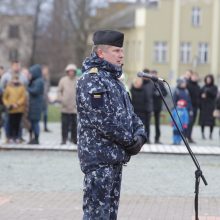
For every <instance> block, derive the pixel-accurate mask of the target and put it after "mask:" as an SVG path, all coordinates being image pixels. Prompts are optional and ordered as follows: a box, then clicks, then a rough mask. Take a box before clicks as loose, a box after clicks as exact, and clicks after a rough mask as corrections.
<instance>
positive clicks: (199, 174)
mask: <svg viewBox="0 0 220 220" xmlns="http://www.w3.org/2000/svg"><path fill="white" fill-rule="evenodd" d="M153 82H154V86H155V88H156V89H157V90H158V92H159V94H160V96H161V98H162V100H163V103H164V104H165V106H166V109H167V111H168V112H169V114H170V117H171V118H172V121H173V123H174V124H175V126H176V128H177V130H178V132H179V134H180V136H181V138H182V140H183V142H184V144H185V146H186V148H187V150H188V152H189V155H190V156H191V158H192V160H193V162H194V164H195V166H196V171H195V220H199V216H198V199H199V183H200V178H202V180H203V183H204V184H205V185H208V183H207V181H206V179H205V177H204V175H203V174H202V170H201V168H200V165H199V162H198V160H197V158H196V156H195V154H194V153H193V152H192V149H191V148H190V146H189V143H188V142H187V140H186V138H185V136H184V135H183V133H182V131H181V130H180V128H179V126H178V125H177V123H176V121H175V119H174V117H173V115H172V113H171V111H170V109H169V107H168V105H167V103H166V101H165V99H164V96H163V93H162V91H161V89H160V85H159V83H158V80H153Z"/></svg>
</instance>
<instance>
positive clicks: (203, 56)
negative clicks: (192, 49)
mask: <svg viewBox="0 0 220 220" xmlns="http://www.w3.org/2000/svg"><path fill="white" fill-rule="evenodd" d="M198 62H199V63H201V64H204V63H208V43H204V42H202V43H199V51H198Z"/></svg>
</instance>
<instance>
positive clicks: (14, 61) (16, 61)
mask: <svg viewBox="0 0 220 220" xmlns="http://www.w3.org/2000/svg"><path fill="white" fill-rule="evenodd" d="M13 63H20V62H19V60H11V64H13Z"/></svg>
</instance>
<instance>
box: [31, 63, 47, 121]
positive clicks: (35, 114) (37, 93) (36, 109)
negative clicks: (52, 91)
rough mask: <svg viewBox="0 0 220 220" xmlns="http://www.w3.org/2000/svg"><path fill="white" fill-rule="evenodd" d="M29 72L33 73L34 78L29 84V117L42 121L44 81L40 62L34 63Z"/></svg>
mask: <svg viewBox="0 0 220 220" xmlns="http://www.w3.org/2000/svg"><path fill="white" fill-rule="evenodd" d="M29 72H30V74H31V75H32V78H31V81H30V83H29V86H28V92H29V112H28V118H29V119H30V120H32V121H40V118H41V112H42V106H43V94H44V82H43V78H42V72H41V66H40V65H39V64H36V65H33V66H32V67H31V68H30V70H29Z"/></svg>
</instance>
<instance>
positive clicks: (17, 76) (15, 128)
mask: <svg viewBox="0 0 220 220" xmlns="http://www.w3.org/2000/svg"><path fill="white" fill-rule="evenodd" d="M76 71H77V68H76V66H75V65H74V64H70V65H68V66H67V67H66V69H65V73H66V75H65V76H63V77H62V78H61V79H60V82H59V85H58V98H57V100H56V101H58V102H60V104H61V118H62V121H61V122H62V123H61V129H62V132H61V133H62V134H61V136H62V137H61V139H62V142H61V144H66V142H67V140H69V138H68V136H69V135H68V134H69V133H71V138H70V141H71V142H73V143H75V144H76V104H75V101H74V100H75V94H76V92H75V90H76ZM49 90H50V74H49V68H48V66H47V65H38V64H36V65H33V66H31V67H30V68H29V69H27V68H21V64H20V62H19V61H17V60H14V61H12V62H11V67H10V69H9V70H7V71H5V69H4V67H3V66H0V115H1V117H0V119H1V120H0V126H1V129H0V130H2V128H3V129H4V133H5V136H6V143H9V144H12V143H22V142H24V141H26V140H24V139H23V131H24V129H25V130H26V131H27V132H28V133H29V140H27V142H28V144H39V136H40V125H39V123H40V120H41V119H42V121H43V126H44V131H45V132H51V131H50V129H49V128H48V104H49V102H50V100H49Z"/></svg>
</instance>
